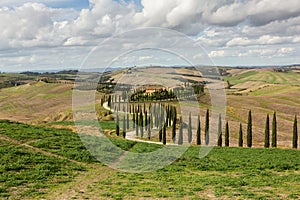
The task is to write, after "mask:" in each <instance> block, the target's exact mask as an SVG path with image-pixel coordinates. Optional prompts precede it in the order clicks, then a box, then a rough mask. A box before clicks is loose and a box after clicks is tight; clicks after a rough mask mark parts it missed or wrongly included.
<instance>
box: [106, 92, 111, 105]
mask: <svg viewBox="0 0 300 200" xmlns="http://www.w3.org/2000/svg"><path fill="white" fill-rule="evenodd" d="M107 106H108V107H110V106H111V96H110V95H109V96H108V100H107Z"/></svg>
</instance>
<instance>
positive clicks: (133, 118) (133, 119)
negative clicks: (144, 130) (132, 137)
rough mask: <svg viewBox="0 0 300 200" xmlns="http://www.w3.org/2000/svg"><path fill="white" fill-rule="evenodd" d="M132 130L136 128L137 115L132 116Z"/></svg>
mask: <svg viewBox="0 0 300 200" xmlns="http://www.w3.org/2000/svg"><path fill="white" fill-rule="evenodd" d="M132 121H133V123H132V128H135V113H133V114H132Z"/></svg>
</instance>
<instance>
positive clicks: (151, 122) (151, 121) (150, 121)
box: [149, 112, 153, 129]
mask: <svg viewBox="0 0 300 200" xmlns="http://www.w3.org/2000/svg"><path fill="white" fill-rule="evenodd" d="M149 123H150V126H151V129H153V115H152V112H151V113H150V119H149Z"/></svg>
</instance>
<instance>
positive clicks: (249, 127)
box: [247, 110, 252, 148]
mask: <svg viewBox="0 0 300 200" xmlns="http://www.w3.org/2000/svg"><path fill="white" fill-rule="evenodd" d="M247 146H248V147H249V148H251V147H252V113H251V110H249V113H248V125H247Z"/></svg>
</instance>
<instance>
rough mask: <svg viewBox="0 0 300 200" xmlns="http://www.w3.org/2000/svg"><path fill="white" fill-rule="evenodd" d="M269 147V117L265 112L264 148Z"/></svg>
mask: <svg viewBox="0 0 300 200" xmlns="http://www.w3.org/2000/svg"><path fill="white" fill-rule="evenodd" d="M269 147H270V118H269V114H267V118H266V126H265V148H269Z"/></svg>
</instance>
